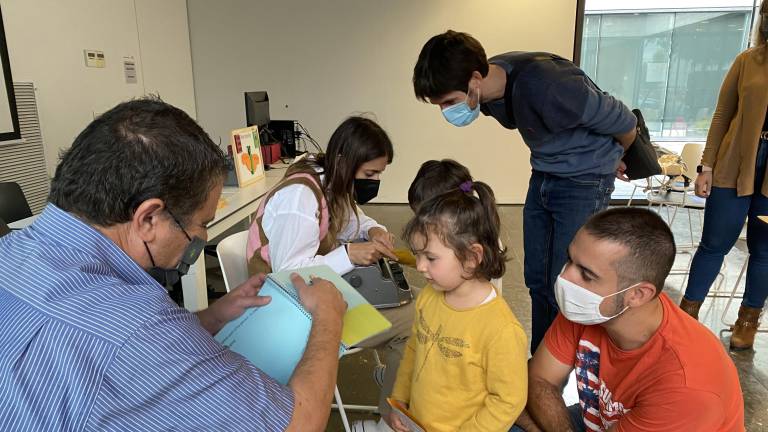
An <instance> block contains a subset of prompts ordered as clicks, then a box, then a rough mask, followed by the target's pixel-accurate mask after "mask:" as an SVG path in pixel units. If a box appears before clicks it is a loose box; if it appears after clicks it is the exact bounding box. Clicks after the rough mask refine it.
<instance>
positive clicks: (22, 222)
mask: <svg viewBox="0 0 768 432" xmlns="http://www.w3.org/2000/svg"><path fill="white" fill-rule="evenodd" d="M35 219H37V215H34V216H30V217H28V218H24V219H19V220H17V221H16V222H11V223H9V224H8V228H10V229H12V230H20V229H23V228H26V227H28V226H29V225H32V222H34V221H35Z"/></svg>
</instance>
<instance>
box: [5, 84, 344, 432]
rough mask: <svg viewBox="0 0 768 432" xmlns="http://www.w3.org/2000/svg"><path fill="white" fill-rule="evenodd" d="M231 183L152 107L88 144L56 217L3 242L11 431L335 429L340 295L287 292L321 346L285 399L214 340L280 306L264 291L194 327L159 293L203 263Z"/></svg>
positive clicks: (83, 140) (110, 125)
mask: <svg viewBox="0 0 768 432" xmlns="http://www.w3.org/2000/svg"><path fill="white" fill-rule="evenodd" d="M226 168H227V162H226V159H225V155H224V153H223V152H222V151H221V149H220V148H219V147H217V146H216V144H214V143H213V142H212V141H211V139H210V138H209V137H208V135H206V134H205V132H204V131H203V130H202V128H200V126H199V125H198V124H197V123H195V121H194V120H192V119H191V118H190V117H189V116H188V115H186V114H185V113H184V112H183V111H181V110H179V109H178V108H175V107H173V106H171V105H168V104H166V103H163V102H162V101H160V100H157V99H152V98H148V99H139V100H133V101H130V102H125V103H122V104H120V105H118V106H116V107H115V108H113V109H111V110H109V111H108V112H106V113H104V114H103V115H102V116H100V117H99V118H97V119H95V120H94V121H93V122H92V123H91V124H90V125H88V126H87V127H86V128H85V130H84V131H83V132H81V133H80V135H79V136H78V137H77V138H76V139H75V142H74V144H72V147H71V148H70V149H69V150H67V151H66V152H65V153H64V154H63V156H62V157H61V161H60V163H59V166H58V167H57V169H56V175H55V177H54V179H53V181H52V184H51V194H50V204H48V206H47V207H46V208H45V210H44V211H43V213H42V214H41V215H40V216H39V218H38V219H37V220H36V221H35V223H34V224H32V225H31V226H30V227H28V228H26V229H24V230H21V231H18V232H14V233H12V234H10V235H7V236H5V237H3V238H0V328H2V329H3V334H2V336H1V337H0V340H2V342H0V425H2V429H3V430H13V431H54V430H78V431H90V430H99V431H101V430H132V431H155V430H220V431H224V430H226V431H240V430H243V431H244V430H248V431H278V430H281V431H282V430H291V431H306V430H321V429H323V428H324V427H325V424H326V422H327V420H328V414H329V411H330V404H331V398H332V395H333V389H334V386H335V383H336V369H337V365H338V352H339V341H340V337H341V325H342V316H343V314H344V311H345V310H346V305H345V303H344V300H343V299H342V298H341V295H340V293H339V291H338V290H336V289H335V287H334V286H333V285H332V284H330V283H329V282H327V281H321V280H317V281H315V282H314V283H313V284H312V287H311V288H308V287H307V285H306V284H304V282H303V281H302V280H301V278H299V277H298V276H295V277H294V279H293V282H294V285H295V286H296V288H297V290H298V293H299V297H300V298H301V301H302V303H303V304H304V306H305V308H306V309H307V310H308V311H309V312H310V313H311V314H312V330H311V334H310V337H309V342H308V344H307V347H306V351H305V353H304V357H303V359H302V360H301V361H300V362H299V364H298V366H297V368H296V370H295V372H294V374H293V376H292V377H291V379H290V382H289V383H288V385H287V386H283V385H280V384H279V383H277V382H276V381H275V380H273V379H272V378H270V377H269V376H267V375H266V374H264V373H263V372H262V371H261V370H259V369H258V368H256V367H255V366H254V365H252V364H250V363H249V362H248V361H247V360H246V359H244V358H243V357H242V356H240V355H238V354H235V353H233V352H231V351H229V350H228V349H226V348H224V347H223V346H221V345H220V344H219V343H217V342H216V341H215V340H214V339H213V334H215V333H217V332H218V331H219V330H220V329H221V328H222V327H223V326H224V325H225V324H226V323H227V322H229V321H231V320H233V319H235V318H237V317H238V316H240V315H241V314H242V313H243V312H244V311H245V309H246V308H249V307H255V306H262V305H265V304H267V303H268V302H269V301H270V299H269V298H267V297H260V296H258V295H257V294H258V292H259V289H260V288H261V285H262V283H263V282H264V276H263V275H259V276H254V277H253V278H251V279H249V280H248V281H246V282H245V283H243V284H242V285H241V286H239V287H237V288H235V289H234V290H232V291H231V292H230V293H229V294H227V295H226V296H224V297H222V298H221V299H219V300H218V301H216V302H215V303H214V304H213V305H212V306H211V307H209V308H208V309H206V310H203V311H200V312H197V313H190V312H189V311H187V310H185V309H182V308H180V307H178V306H177V305H176V304H175V303H174V302H173V301H171V299H170V297H169V296H168V293H167V292H166V290H165V288H164V287H163V285H166V284H172V283H173V282H174V281H177V280H178V278H179V277H180V275H181V274H183V273H184V271H185V270H186V265H188V264H190V263H192V262H194V261H195V260H196V259H197V257H198V256H199V254H200V250H201V249H202V246H203V245H204V244H205V241H206V240H207V237H208V235H207V232H206V226H207V224H208V223H209V222H210V221H211V220H212V219H213V218H214V215H215V212H216V204H217V203H218V201H219V196H220V195H221V190H222V187H223V184H224V176H225V174H226ZM264 331H274V330H273V329H265V330H264Z"/></svg>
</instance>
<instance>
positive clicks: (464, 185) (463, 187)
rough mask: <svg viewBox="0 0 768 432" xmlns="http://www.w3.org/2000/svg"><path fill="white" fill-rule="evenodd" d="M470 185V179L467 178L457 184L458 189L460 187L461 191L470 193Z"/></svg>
mask: <svg viewBox="0 0 768 432" xmlns="http://www.w3.org/2000/svg"><path fill="white" fill-rule="evenodd" d="M472 185H473V183H472V180H467V181H465V182H464V183H462V184H460V185H459V189H461V191H462V192H464V193H470V192H472Z"/></svg>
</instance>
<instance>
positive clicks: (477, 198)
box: [403, 181, 507, 280]
mask: <svg viewBox="0 0 768 432" xmlns="http://www.w3.org/2000/svg"><path fill="white" fill-rule="evenodd" d="M499 231H500V221H499V213H498V211H497V210H496V198H495V197H494V195H493V191H492V190H491V188H490V186H488V185H487V184H485V183H483V182H471V181H468V182H465V183H462V184H461V186H460V187H459V188H457V189H454V190H451V191H449V192H446V193H444V194H441V195H437V196H435V197H433V198H431V199H429V200H427V201H426V202H424V203H423V204H421V205H420V206H419V207H418V210H417V212H416V215H415V216H414V217H413V218H412V219H411V220H410V222H408V225H406V227H405V231H404V233H403V239H404V240H405V241H406V242H408V244H409V245H410V247H411V248H412V249H414V251H415V252H419V251H420V250H417V249H415V248H414V244H413V239H414V236H416V235H420V236H422V237H423V238H425V239H426V238H428V237H429V234H430V233H431V234H433V235H435V236H436V237H437V238H439V239H440V241H442V242H443V244H445V245H446V246H448V247H449V248H451V249H453V252H454V254H456V257H457V258H458V259H459V261H460V262H461V263H462V265H465V264H466V263H467V262H469V261H470V260H472V259H473V258H474V257H473V256H472V250H471V248H470V247H471V246H472V244H474V243H477V244H479V245H481V246H482V247H483V257H482V260H481V262H480V263H478V265H477V266H476V267H475V269H474V271H473V272H472V274H471V275H470V278H484V279H488V280H490V279H494V278H499V277H501V276H502V275H503V274H504V270H505V268H506V261H507V257H506V253H507V250H506V248H503V249H502V248H501V246H500V245H499ZM423 247H426V244H425V245H424V246H423Z"/></svg>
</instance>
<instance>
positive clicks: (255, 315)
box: [215, 266, 392, 384]
mask: <svg viewBox="0 0 768 432" xmlns="http://www.w3.org/2000/svg"><path fill="white" fill-rule="evenodd" d="M292 273H298V274H299V275H301V277H302V278H304V280H305V281H309V279H310V277H311V276H317V277H320V278H323V279H326V280H328V281H330V282H332V283H333V284H334V285H336V288H338V289H339V291H341V293H342V295H343V296H344V300H346V302H347V312H346V314H344V327H343V330H342V336H341V346H340V347H339V356H341V355H342V354H343V353H344V351H345V350H347V349H348V348H349V347H352V346H354V345H356V344H359V343H360V342H362V341H363V340H365V339H368V338H369V337H371V336H375V335H377V334H379V333H381V332H383V331H386V330H387V329H389V328H390V327H391V326H392V324H391V323H390V322H389V321H387V319H386V318H384V316H383V315H382V314H381V313H380V312H379V311H377V310H376V308H374V307H373V306H371V304H370V303H368V302H367V301H366V300H365V299H364V298H363V296H361V295H360V293H358V292H357V290H356V289H354V288H353V287H352V286H351V285H349V283H347V281H345V280H344V279H342V278H341V276H339V275H338V274H337V273H336V272H334V271H333V270H332V269H331V268H330V267H328V266H315V267H306V268H303V269H298V270H290V271H284V272H279V273H271V274H269V275H267V279H266V281H264V285H263V286H262V287H261V292H260V293H259V295H264V296H271V297H272V301H271V302H270V303H269V304H267V305H266V306H262V307H256V308H251V309H249V310H247V311H246V312H245V313H244V314H243V315H242V316H241V317H240V318H238V319H236V320H234V321H232V322H230V323H228V324H227V325H226V326H224V328H222V329H221V331H219V333H217V334H216V336H215V339H216V340H217V341H219V342H220V343H221V344H222V345H224V346H226V347H228V348H229V349H231V350H232V351H234V352H236V353H239V354H241V355H242V356H243V357H245V358H247V359H248V360H249V361H250V362H251V363H253V364H254V365H256V366H257V367H258V368H259V369H261V370H263V371H264V372H265V373H266V374H267V375H269V376H271V377H272V378H274V379H275V380H277V381H278V382H280V383H282V384H287V383H288V380H290V378H291V375H292V374H293V371H294V369H296V365H297V364H298V363H299V361H300V360H301V357H302V356H303V355H304V349H305V348H306V346H307V341H308V340H309V333H310V330H311V329H312V316H311V315H310V314H309V312H307V311H306V310H305V309H304V307H303V306H302V305H301V302H300V301H299V297H298V294H297V292H296V289H295V288H294V287H293V284H292V283H291V279H290V278H291V274H292Z"/></svg>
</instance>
